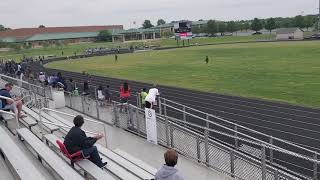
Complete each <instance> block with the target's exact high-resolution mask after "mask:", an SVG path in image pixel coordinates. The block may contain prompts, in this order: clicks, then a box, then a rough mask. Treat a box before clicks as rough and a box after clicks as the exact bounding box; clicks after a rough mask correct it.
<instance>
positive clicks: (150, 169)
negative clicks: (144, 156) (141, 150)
mask: <svg viewBox="0 0 320 180" xmlns="http://www.w3.org/2000/svg"><path fill="white" fill-rule="evenodd" d="M114 152H115V153H117V154H118V155H120V156H121V157H123V158H125V159H126V160H128V161H130V162H131V163H133V164H135V165H137V166H139V167H140V168H142V169H144V170H145V171H147V172H149V173H150V174H152V175H154V176H155V175H156V173H157V169H156V168H154V167H152V166H151V165H149V164H147V163H145V162H144V161H142V160H140V159H138V158H136V157H134V156H132V155H130V154H128V153H127V152H125V151H122V150H121V149H115V150H114Z"/></svg>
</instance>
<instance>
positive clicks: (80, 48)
mask: <svg viewBox="0 0 320 180" xmlns="http://www.w3.org/2000/svg"><path fill="white" fill-rule="evenodd" d="M261 40H274V35H255V36H225V37H216V38H195V39H191V40H190V44H208V43H210V44H219V43H230V42H249V41H261ZM186 44H187V43H186ZM118 46H120V47H125V48H128V47H130V46H134V47H135V46H138V47H144V46H158V47H175V46H177V42H176V41H175V40H174V39H158V40H153V41H130V42H125V43H111V42H104V43H81V44H69V45H62V46H55V45H52V46H49V47H46V48H34V49H21V50H12V51H9V52H1V51H0V59H8V58H10V59H15V60H19V59H20V58H22V57H23V56H24V55H25V56H27V57H37V56H39V55H41V56H48V55H50V56H52V55H55V56H61V52H62V51H63V53H64V56H73V55H74V52H76V53H77V54H82V53H83V52H84V50H85V49H86V48H96V47H109V48H112V47H118ZM180 46H182V42H180Z"/></svg>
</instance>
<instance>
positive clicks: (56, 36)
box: [23, 32, 99, 42]
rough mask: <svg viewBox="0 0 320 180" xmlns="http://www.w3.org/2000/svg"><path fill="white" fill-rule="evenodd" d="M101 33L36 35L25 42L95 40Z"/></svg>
mask: <svg viewBox="0 0 320 180" xmlns="http://www.w3.org/2000/svg"><path fill="white" fill-rule="evenodd" d="M98 34H99V32H78V33H50V34H36V35H34V36H31V37H29V38H26V39H24V40H23V41H24V42H31V41H45V40H63V39H77V38H95V37H97V36H98Z"/></svg>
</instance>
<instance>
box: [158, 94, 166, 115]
mask: <svg viewBox="0 0 320 180" xmlns="http://www.w3.org/2000/svg"><path fill="white" fill-rule="evenodd" d="M158 101H159V103H158V104H159V114H160V115H162V107H161V97H160V96H159V98H158ZM164 103H165V101H164Z"/></svg>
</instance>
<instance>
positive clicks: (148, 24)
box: [142, 20, 153, 29]
mask: <svg viewBox="0 0 320 180" xmlns="http://www.w3.org/2000/svg"><path fill="white" fill-rule="evenodd" d="M142 27H143V28H144V29H148V28H152V27H153V25H152V23H151V21H150V20H145V21H144V22H143V24H142Z"/></svg>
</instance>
